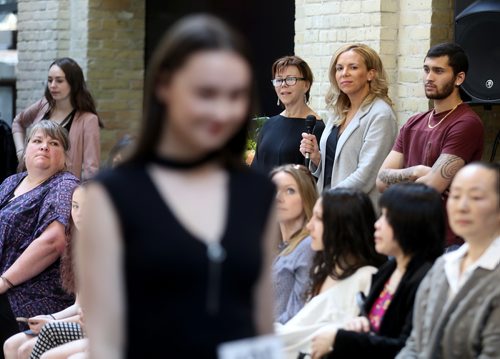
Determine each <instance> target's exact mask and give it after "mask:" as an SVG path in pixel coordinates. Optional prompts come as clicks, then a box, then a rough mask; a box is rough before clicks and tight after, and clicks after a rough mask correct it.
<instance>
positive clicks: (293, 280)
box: [271, 165, 318, 324]
mask: <svg viewBox="0 0 500 359" xmlns="http://www.w3.org/2000/svg"><path fill="white" fill-rule="evenodd" d="M271 178H272V180H273V181H274V183H275V184H276V187H277V194H276V211H277V216H278V222H279V225H280V229H281V243H280V245H279V246H278V249H279V254H278V256H276V258H275V260H274V262H273V284H274V292H275V298H276V299H275V303H274V304H275V321H276V322H278V323H281V324H284V323H286V322H287V321H288V320H289V319H290V318H292V317H293V316H294V315H295V314H296V313H297V312H298V311H299V310H300V309H302V307H303V306H304V303H305V301H306V297H307V293H306V292H307V288H308V285H309V272H310V269H311V265H312V259H313V254H314V251H313V250H312V249H311V238H310V237H309V231H308V230H307V228H306V225H307V222H309V220H310V219H311V217H312V210H313V207H314V204H315V203H316V200H317V198H318V192H317V191H316V182H315V180H314V177H313V176H312V175H311V172H309V170H308V169H307V168H306V167H305V166H303V165H284V166H280V167H277V168H275V169H274V170H273V171H272V172H271Z"/></svg>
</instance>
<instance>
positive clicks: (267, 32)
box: [145, 0, 295, 116]
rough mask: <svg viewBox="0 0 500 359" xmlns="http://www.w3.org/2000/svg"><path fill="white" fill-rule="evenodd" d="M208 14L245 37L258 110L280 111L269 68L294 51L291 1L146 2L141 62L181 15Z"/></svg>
mask: <svg viewBox="0 0 500 359" xmlns="http://www.w3.org/2000/svg"><path fill="white" fill-rule="evenodd" d="M195 12H209V13H212V14H215V15H218V16H220V17H221V18H223V19H224V20H226V21H227V22H228V23H230V24H231V25H232V26H233V27H234V28H235V29H237V30H238V31H239V32H240V33H241V34H242V35H243V36H244V37H246V39H247V41H248V43H249V46H250V48H251V50H252V53H253V58H254V64H253V66H254V73H255V76H256V79H257V86H258V92H259V100H260V101H259V102H260V110H259V113H256V114H255V115H266V116H271V115H275V114H277V113H278V112H279V111H280V109H279V108H278V107H277V106H276V99H277V97H276V93H275V92H274V89H273V87H272V85H271V65H272V64H273V62H274V61H275V60H276V59H277V58H279V57H281V56H284V55H292V54H293V49H294V36H295V30H294V22H295V2H294V1H291V0H248V1H235V0H178V1H151V0H149V1H146V51H145V63H146V66H147V63H148V61H149V58H150V56H151V53H152V52H153V51H154V48H155V47H156V45H157V44H158V42H159V40H160V39H161V36H162V35H163V33H164V32H165V30H166V29H167V28H168V27H169V26H170V25H171V24H172V23H174V22H175V21H176V20H178V19H179V18H180V17H182V16H183V15H186V14H189V13H195Z"/></svg>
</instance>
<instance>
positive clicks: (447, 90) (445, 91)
mask: <svg viewBox="0 0 500 359" xmlns="http://www.w3.org/2000/svg"><path fill="white" fill-rule="evenodd" d="M454 89H455V79H453V80H451V81H450V82H448V83H447V84H445V85H444V87H443V88H442V90H441V91H439V89H438V88H436V93H434V94H427V92H426V93H425V96H426V97H427V98H428V99H429V100H444V99H445V98H447V97H448V96H450V95H451V94H452V93H453V90H454Z"/></svg>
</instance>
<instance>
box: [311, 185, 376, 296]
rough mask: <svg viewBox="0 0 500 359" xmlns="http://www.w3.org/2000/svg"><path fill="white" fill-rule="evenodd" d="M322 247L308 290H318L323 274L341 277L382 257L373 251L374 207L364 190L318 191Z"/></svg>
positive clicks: (373, 263)
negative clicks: (320, 201)
mask: <svg viewBox="0 0 500 359" xmlns="http://www.w3.org/2000/svg"><path fill="white" fill-rule="evenodd" d="M322 206H323V247H324V249H323V250H322V251H319V252H317V253H316V255H315V257H314V262H313V267H312V269H311V278H312V285H311V292H310V295H311V296H314V295H317V294H318V293H319V290H320V288H321V285H322V284H323V282H324V281H325V279H326V278H327V277H332V278H334V279H336V280H341V279H345V278H347V277H349V276H351V275H352V274H354V273H355V272H356V271H357V270H358V269H359V268H361V267H363V266H368V265H373V266H378V265H380V264H381V263H382V262H383V261H384V257H383V256H381V255H379V254H378V253H377V252H376V251H375V244H374V240H373V232H374V224H375V210H374V209H373V204H372V202H371V200H370V198H369V197H368V195H367V194H366V193H364V192H361V191H359V190H356V189H350V188H335V189H333V190H328V191H325V192H324V193H323V195H322Z"/></svg>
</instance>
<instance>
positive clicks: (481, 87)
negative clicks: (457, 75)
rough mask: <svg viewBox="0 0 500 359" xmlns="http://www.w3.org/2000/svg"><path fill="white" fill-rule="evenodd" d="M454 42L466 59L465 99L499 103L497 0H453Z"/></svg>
mask: <svg viewBox="0 0 500 359" xmlns="http://www.w3.org/2000/svg"><path fill="white" fill-rule="evenodd" d="M455 42H456V43H457V44H459V45H460V46H462V48H463V49H464V50H465V53H466V54H467V56H468V58H469V71H468V72H467V76H466V79H465V82H464V84H463V85H462V90H463V92H464V93H465V96H464V97H465V100H467V101H468V102H470V103H489V104H492V103H494V104H500V0H455Z"/></svg>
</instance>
